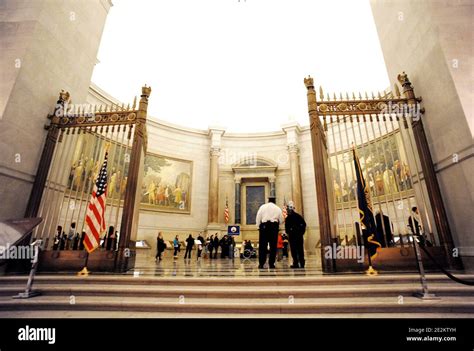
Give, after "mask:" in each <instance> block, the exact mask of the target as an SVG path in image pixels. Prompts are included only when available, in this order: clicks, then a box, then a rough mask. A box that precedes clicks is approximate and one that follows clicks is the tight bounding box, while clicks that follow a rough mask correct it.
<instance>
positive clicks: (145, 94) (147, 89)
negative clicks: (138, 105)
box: [141, 84, 151, 98]
mask: <svg viewBox="0 0 474 351" xmlns="http://www.w3.org/2000/svg"><path fill="white" fill-rule="evenodd" d="M150 93H151V87H147V86H146V84H145V85H144V86H143V87H142V95H141V97H142V98H143V97H146V98H149V97H150Z"/></svg>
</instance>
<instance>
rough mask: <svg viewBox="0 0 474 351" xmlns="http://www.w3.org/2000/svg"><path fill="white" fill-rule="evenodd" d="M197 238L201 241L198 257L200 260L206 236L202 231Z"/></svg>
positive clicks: (198, 247)
mask: <svg viewBox="0 0 474 351" xmlns="http://www.w3.org/2000/svg"><path fill="white" fill-rule="evenodd" d="M197 240H199V241H200V242H201V243H200V244H198V246H197V259H198V260H199V258H201V253H202V248H203V247H204V237H203V236H202V233H199V236H198V237H197Z"/></svg>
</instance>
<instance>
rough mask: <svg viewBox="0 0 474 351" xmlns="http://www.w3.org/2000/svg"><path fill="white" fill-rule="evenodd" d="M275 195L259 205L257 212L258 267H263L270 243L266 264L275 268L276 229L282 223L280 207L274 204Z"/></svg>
mask: <svg viewBox="0 0 474 351" xmlns="http://www.w3.org/2000/svg"><path fill="white" fill-rule="evenodd" d="M275 201H276V200H275V197H269V198H268V203H266V204H263V205H262V206H260V208H259V209H258V212H257V220H256V222H257V226H258V229H259V236H258V241H259V243H258V262H259V265H258V268H260V269H263V265H264V264H265V262H266V261H267V245H268V244H270V257H269V259H268V266H269V267H270V268H275V258H276V249H277V241H278V229H279V227H280V223H283V221H284V219H283V213H282V211H281V208H280V207H278V206H277V205H275Z"/></svg>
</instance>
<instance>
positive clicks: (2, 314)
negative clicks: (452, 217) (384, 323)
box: [0, 310, 473, 319]
mask: <svg viewBox="0 0 474 351" xmlns="http://www.w3.org/2000/svg"><path fill="white" fill-rule="evenodd" d="M216 317H218V318H232V319H236V318H285V319H287V318H303V319H304V318H387V317H392V318H409V319H415V318H417V319H420V318H469V317H471V318H472V317H473V315H470V314H468V313H431V312H429V311H427V312H402V313H397V314H396V315H393V314H387V313H383V312H378V313H373V312H365V313H350V312H333V313H322V312H317V313H311V312H307V313H284V314H282V313H270V312H262V313H258V314H251V313H246V314H242V313H225V314H220V315H216V314H215V313H212V312H209V313H203V312H196V313H192V312H159V311H154V312H153V311H152V312H149V311H76V310H75V311H71V310H69V311H68V310H59V311H58V310H54V311H52V310H34V311H33V310H15V311H2V310H0V318H100V319H103V318H154V319H156V318H195V319H198V318H199V319H200V318H216Z"/></svg>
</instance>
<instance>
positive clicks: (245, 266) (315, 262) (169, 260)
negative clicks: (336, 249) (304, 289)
mask: <svg viewBox="0 0 474 351" xmlns="http://www.w3.org/2000/svg"><path fill="white" fill-rule="evenodd" d="M291 264H292V261H291V257H290V258H282V259H281V260H280V261H277V262H276V263H275V267H276V268H275V269H269V268H267V267H268V263H267V264H266V265H265V268H264V269H258V259H257V258H251V259H249V258H238V257H235V258H233V259H229V258H217V259H210V258H207V257H201V258H199V259H197V256H196V252H195V251H193V253H192V257H191V258H190V259H184V252H181V253H180V254H179V256H178V258H176V259H175V258H173V252H172V251H169V250H167V251H166V252H165V254H164V255H163V260H162V261H158V262H156V261H155V256H154V253H153V252H149V251H146V252H139V253H138V255H137V260H136V263H135V269H133V270H130V271H129V272H127V273H125V274H130V275H134V276H137V275H139V276H150V275H151V276H160V277H246V276H249V277H254V276H258V277H265V276H268V277H299V276H319V275H321V274H322V273H321V258H320V256H319V255H316V254H312V255H307V256H306V264H305V268H304V269H293V268H290V265H291Z"/></svg>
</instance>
